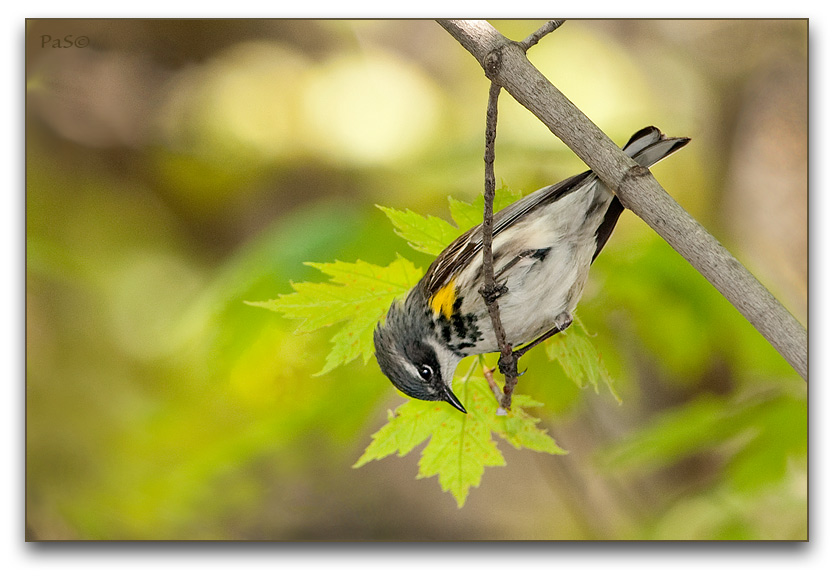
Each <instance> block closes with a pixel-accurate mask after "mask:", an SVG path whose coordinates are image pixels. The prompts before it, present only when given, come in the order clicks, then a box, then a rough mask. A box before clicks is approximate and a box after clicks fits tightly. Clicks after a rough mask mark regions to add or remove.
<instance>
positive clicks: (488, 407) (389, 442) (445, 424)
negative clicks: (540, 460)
mask: <svg viewBox="0 0 834 580" xmlns="http://www.w3.org/2000/svg"><path fill="white" fill-rule="evenodd" d="M453 389H454V390H455V392H456V393H457V394H458V395H459V398H460V399H461V402H462V403H463V404H464V406H465V407H466V409H467V411H468V413H467V414H463V413H460V412H458V411H457V410H455V409H453V408H452V407H451V406H449V405H448V404H446V403H443V402H438V403H433V402H426V401H417V400H410V401H408V402H406V403H404V404H402V405H400V406H399V407H398V408H397V410H396V411H395V412H394V413H391V412H390V411H389V414H388V423H387V424H386V425H385V426H383V427H382V428H381V429H380V430H379V431H377V432H376V433H374V435H373V440H372V442H371V444H370V445H368V447H367V449H365V452H364V453H363V454H362V456H361V457H360V458H359V460H358V461H357V462H356V464H355V465H354V467H361V466H362V465H365V464H366V463H368V462H369V461H372V460H374V459H382V458H383V457H387V456H389V455H393V454H395V453H396V454H397V455H399V456H400V457H402V456H403V455H406V454H407V453H409V452H410V451H411V450H413V449H414V448H415V447H416V446H417V445H419V444H421V443H422V442H423V441H425V440H426V439H428V438H430V440H429V443H428V444H427V445H426V447H425V448H424V449H423V451H422V454H421V457H420V463H419V471H418V474H417V477H418V478H425V477H432V476H434V475H437V476H438V481H439V483H440V486H441V488H442V489H443V490H444V491H448V492H451V494H452V495H453V496H454V498H455V500H456V501H457V504H458V507H462V506H463V504H464V503H465V501H466V497H467V496H468V494H469V489H470V488H472V487H478V485H480V483H481V478H482V476H483V473H484V469H485V468H486V467H487V466H499V465H505V464H506V463H505V461H504V457H503V455H502V454H501V452H500V451H499V449H498V447H497V446H496V444H495V441H494V440H493V437H492V435H493V433H495V434H497V435H498V436H499V437H501V438H502V439H505V440H506V441H508V442H509V443H510V444H511V445H513V446H514V447H516V448H517V449H521V448H528V449H532V450H534V451H540V452H544V453H550V454H562V453H565V451H564V450H563V449H561V448H560V447H559V446H558V445H556V442H555V441H553V439H552V438H551V437H550V436H549V435H548V434H547V432H546V431H544V430H542V429H539V428H538V427H537V426H536V423H538V421H539V420H538V419H535V418H534V417H532V416H530V415H528V414H527V413H526V412H525V411H524V407H534V406H539V405H540V403H537V402H535V401H533V400H532V399H530V398H529V397H526V396H519V397H516V399H515V400H514V403H515V404H514V405H513V409H512V410H511V411H510V412H509V414H508V415H505V416H500V415H497V413H496V411H497V410H498V402H497V401H496V400H495V397H494V396H493V394H492V391H491V390H490V388H489V386H488V385H487V382H486V380H485V379H482V378H475V377H468V378H466V379H459V378H456V379H455V380H454V382H453Z"/></svg>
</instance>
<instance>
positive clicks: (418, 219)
mask: <svg viewBox="0 0 834 580" xmlns="http://www.w3.org/2000/svg"><path fill="white" fill-rule="evenodd" d="M519 199H521V194H518V193H515V192H513V191H510V190H509V189H507V188H504V187H501V188H498V189H496V190H495V201H494V202H493V205H492V210H493V211H494V212H497V211H499V210H501V209H503V208H505V207H506V206H508V205H510V204H511V203H513V202H514V201H518V200H519ZM377 207H378V208H379V209H381V210H382V211H383V212H384V213H385V215H386V216H388V219H389V220H391V223H392V224H394V231H395V232H396V234H397V235H398V236H400V237H401V238H403V239H405V240H406V241H407V242H408V244H409V245H410V246H411V247H412V248H414V249H415V250H417V251H419V252H423V253H425V254H430V255H432V256H437V255H438V254H440V252H442V251H443V250H445V249H446V246H448V245H449V244H451V243H452V242H453V241H454V240H455V238H457V237H458V236H459V235H461V234H462V233H463V232H465V231H466V230H468V229H469V228H471V227H473V226H476V225H478V224H480V223H482V222H483V221H484V196H483V194H481V195H479V196H478V197H476V198H475V199H474V200H473V201H472V202H466V201H460V200H459V199H455V198H453V197H449V212H450V213H451V215H452V219H453V220H455V223H456V224H457V227H455V226H454V225H452V224H450V223H449V222H447V221H446V220H444V219H441V218H439V217H436V216H432V215H428V216H423V215H420V214H418V213H415V212H413V211H411V210H408V209H407V210H404V211H403V210H399V209H393V208H390V207H383V206H381V205H378V206H377Z"/></svg>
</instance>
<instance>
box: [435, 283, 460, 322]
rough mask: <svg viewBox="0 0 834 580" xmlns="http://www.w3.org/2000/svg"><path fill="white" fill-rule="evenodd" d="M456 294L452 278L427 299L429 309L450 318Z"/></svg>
mask: <svg viewBox="0 0 834 580" xmlns="http://www.w3.org/2000/svg"><path fill="white" fill-rule="evenodd" d="M457 295H458V293H457V290H456V289H455V280H454V279H452V281H451V282H449V283H448V284H446V285H445V286H444V287H443V288H441V289H440V290H438V291H437V292H436V293H435V295H434V296H432V297H431V300H429V306H431V309H432V310H434V313H435V314H442V315H443V316H445V317H446V318H451V317H452V310H453V308H454V306H455V299H456V298H457Z"/></svg>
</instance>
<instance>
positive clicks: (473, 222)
mask: <svg viewBox="0 0 834 580" xmlns="http://www.w3.org/2000/svg"><path fill="white" fill-rule="evenodd" d="M519 199H521V194H520V193H517V192H514V191H511V190H510V189H508V188H506V187H499V188H497V189H496V190H495V200H494V201H493V203H492V211H493V212H494V213H496V212H498V211H500V210H502V209H504V208H505V207H507V206H508V205H510V204H511V203H514V202H516V201H518V200H519ZM449 212H450V213H451V214H452V219H453V220H455V223H456V224H457V225H458V228H460V229H461V230H462V231H465V230H468V229H469V228H471V227H473V226H477V225H478V224H481V223H483V221H484V194H480V195H479V196H478V197H476V198H475V199H474V200H472V202H471V203H468V202H465V201H461V200H459V199H455V198H453V197H449Z"/></svg>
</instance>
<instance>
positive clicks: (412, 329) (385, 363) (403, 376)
mask: <svg viewBox="0 0 834 580" xmlns="http://www.w3.org/2000/svg"><path fill="white" fill-rule="evenodd" d="M415 294H416V292H412V293H411V294H409V296H408V297H407V298H406V300H405V302H404V303H403V302H394V303H393V304H392V305H391V308H390V309H389V310H388V315H387V316H386V318H385V324H384V325H383V324H378V325H377V327H376V329H375V330H374V347H375V350H376V360H377V362H378V363H379V368H380V369H382V372H383V373H384V374H385V376H386V377H388V378H389V379H390V380H391V382H392V383H394V386H395V387H397V388H398V389H399V390H400V391H402V392H403V393H405V394H406V395H408V396H409V397H413V398H415V399H422V400H424V401H446V402H447V403H449V404H450V405H452V406H453V407H454V408H455V409H457V410H458V411H461V412H463V413H466V409H465V408H464V407H463V405H461V403H460V401H458V399H457V397H456V396H455V394H454V393H453V392H452V389H451V386H450V385H451V383H452V377H453V376H454V374H455V369H456V368H457V366H458V363H459V362H460V360H461V357H460V356H458V355H457V354H455V353H454V352H452V351H451V350H449V349H448V348H444V347H443V346H442V345H441V342H440V341H439V340H438V338H437V337H436V336H435V333H434V332H433V328H434V321H433V320H432V318H431V314H430V313H429V312H428V311H427V310H426V308H425V307H421V306H420V300H419V299H417V297H416V296H415Z"/></svg>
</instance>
